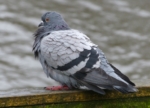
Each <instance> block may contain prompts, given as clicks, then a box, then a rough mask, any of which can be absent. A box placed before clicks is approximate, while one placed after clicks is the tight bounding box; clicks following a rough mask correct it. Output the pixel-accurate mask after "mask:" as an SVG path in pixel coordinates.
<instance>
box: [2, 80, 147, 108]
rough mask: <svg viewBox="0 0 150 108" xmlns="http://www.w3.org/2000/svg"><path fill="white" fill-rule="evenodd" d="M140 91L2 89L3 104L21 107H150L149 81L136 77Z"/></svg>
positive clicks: (3, 105)
mask: <svg viewBox="0 0 150 108" xmlns="http://www.w3.org/2000/svg"><path fill="white" fill-rule="evenodd" d="M134 82H136V84H137V85H138V87H139V91H138V92H137V93H130V94H121V93H119V92H117V91H106V95H100V94H97V93H94V92H92V91H85V90H78V91H77V90H73V91H46V90H44V89H43V88H28V89H16V90H11V91H0V107H2V108H4V107H20V108H23V107H25V108H85V107H86V108H112V107H115V108H120V107H122V108H130V107H131V108H133V107H136V108H137V107H139V108H148V107H150V86H149V85H150V81H149V80H147V81H143V82H142V81H134Z"/></svg>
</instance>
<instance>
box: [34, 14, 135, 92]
mask: <svg viewBox="0 0 150 108" xmlns="http://www.w3.org/2000/svg"><path fill="white" fill-rule="evenodd" d="M41 20H42V22H41V23H40V24H39V26H38V29H37V31H36V32H35V33H34V37H35V41H34V44H33V52H34V55H35V58H38V59H39V61H40V63H41V65H42V67H43V70H44V72H45V74H46V75H47V77H50V78H52V79H54V80H55V81H57V82H59V83H60V84H61V85H60V86H50V87H46V88H45V89H47V90H70V89H80V88H81V87H83V86H84V87H86V88H87V89H89V90H92V91H94V92H97V93H99V94H102V95H104V94H105V89H107V90H117V91H119V92H121V93H132V92H137V91H138V89H137V88H136V87H135V84H134V83H133V82H131V81H130V79H129V78H128V77H127V76H125V75H124V74H123V73H121V72H120V71H119V70H118V69H117V68H116V67H115V66H113V65H112V64H111V63H109V62H108V60H107V59H106V57H105V55H104V53H103V52H102V50H101V49H100V48H99V47H98V45H96V44H94V43H93V42H92V41H91V40H90V39H89V37H87V36H86V35H85V34H83V33H82V32H80V31H78V30H75V29H71V28H70V27H69V26H68V24H67V23H66V21H65V20H64V18H63V17H62V15H61V14H59V13H58V12H55V11H51V12H46V13H45V14H43V15H42V17H41Z"/></svg>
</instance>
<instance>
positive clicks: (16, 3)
mask: <svg viewBox="0 0 150 108" xmlns="http://www.w3.org/2000/svg"><path fill="white" fill-rule="evenodd" d="M47 11H57V12H60V13H61V14H62V15H63V16H64V18H65V20H66V21H67V22H68V24H69V26H70V27H71V28H74V29H78V30H80V31H82V32H84V33H85V34H87V35H88V36H89V37H90V38H91V40H92V41H94V42H95V43H96V44H98V45H99V47H100V48H101V49H102V50H103V51H104V52H105V55H106V56H107V59H108V60H109V62H111V63H112V64H114V65H115V66H116V67H117V68H119V69H120V70H121V71H122V72H123V73H124V74H126V75H127V76H129V77H130V78H131V79H141V80H144V79H149V78H150V74H149V73H150V1H149V0H0V90H9V89H14V88H28V87H44V86H47V85H55V84H56V82H55V81H53V80H51V79H50V78H47V77H46V75H45V74H44V72H43V70H42V67H41V65H40V63H39V61H37V60H35V58H34V56H33V52H32V44H33V41H34V38H33V33H34V31H35V30H36V29H37V25H38V24H39V23H40V17H41V15H42V14H43V13H45V12H47Z"/></svg>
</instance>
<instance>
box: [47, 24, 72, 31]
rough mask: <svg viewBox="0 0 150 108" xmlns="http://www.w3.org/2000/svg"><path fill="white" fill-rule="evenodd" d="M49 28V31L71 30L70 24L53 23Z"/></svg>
mask: <svg viewBox="0 0 150 108" xmlns="http://www.w3.org/2000/svg"><path fill="white" fill-rule="evenodd" d="M48 28H49V31H59V30H69V29H70V28H69V26H68V25H67V24H57V25H56V24H55V25H51V26H50V27H48Z"/></svg>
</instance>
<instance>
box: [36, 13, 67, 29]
mask: <svg viewBox="0 0 150 108" xmlns="http://www.w3.org/2000/svg"><path fill="white" fill-rule="evenodd" d="M41 20H42V23H40V24H39V27H46V28H48V29H49V30H65V29H67V30H68V29H69V26H68V25H67V23H66V22H65V20H64V19H63V17H62V16H61V15H60V14H59V13H57V12H46V13H45V14H44V15H43V16H42V17H41Z"/></svg>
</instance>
